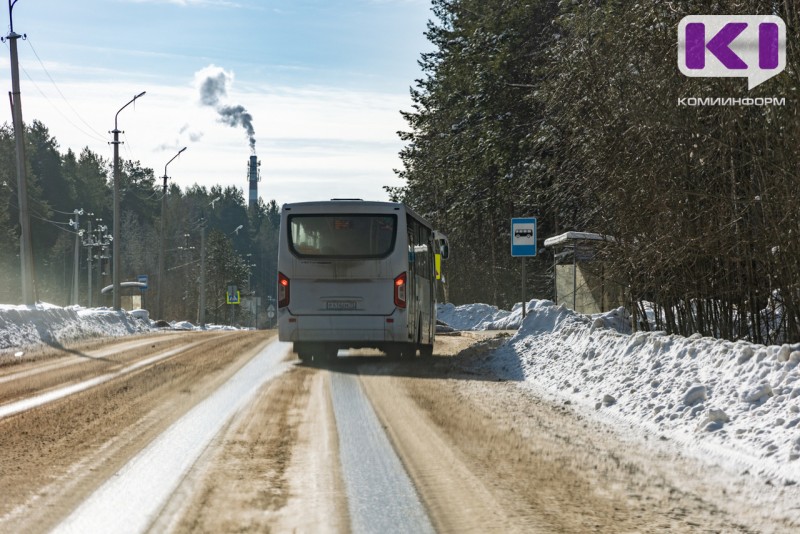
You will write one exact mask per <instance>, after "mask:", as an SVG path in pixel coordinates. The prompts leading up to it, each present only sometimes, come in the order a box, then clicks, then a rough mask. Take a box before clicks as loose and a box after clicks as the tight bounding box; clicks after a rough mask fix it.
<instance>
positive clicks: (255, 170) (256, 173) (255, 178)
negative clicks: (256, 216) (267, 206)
mask: <svg viewBox="0 0 800 534" xmlns="http://www.w3.org/2000/svg"><path fill="white" fill-rule="evenodd" d="M247 179H248V180H249V181H250V203H249V206H250V209H255V208H256V207H257V206H258V182H260V181H261V162H260V161H258V156H256V155H255V154H253V155H252V156H250V162H249V163H248V164H247Z"/></svg>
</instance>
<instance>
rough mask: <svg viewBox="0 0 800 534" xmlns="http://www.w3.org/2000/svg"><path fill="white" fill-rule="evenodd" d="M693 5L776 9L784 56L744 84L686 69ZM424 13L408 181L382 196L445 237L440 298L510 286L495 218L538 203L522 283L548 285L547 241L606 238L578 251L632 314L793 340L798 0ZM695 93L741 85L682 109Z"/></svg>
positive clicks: (459, 4)
mask: <svg viewBox="0 0 800 534" xmlns="http://www.w3.org/2000/svg"><path fill="white" fill-rule="evenodd" d="M709 14H726V15H729V14H742V15H777V16H779V17H781V18H782V20H783V21H784V22H785V24H786V33H787V36H788V37H787V46H786V57H787V60H786V68H785V71H784V72H782V73H780V74H778V75H777V76H775V77H774V78H772V79H770V80H768V81H766V82H764V83H762V84H761V85H758V86H757V87H755V88H753V89H752V90H749V91H748V88H747V80H746V79H745V78H690V77H686V76H684V75H682V74H681V72H680V71H679V70H678V63H677V59H678V31H677V30H678V24H679V22H680V20H681V19H682V18H683V17H685V16H687V15H709ZM433 15H434V16H433V19H432V20H431V21H430V22H429V25H428V28H427V33H426V35H427V37H428V39H429V41H430V44H431V49H430V51H428V52H426V53H423V54H422V55H421V59H420V65H421V68H422V72H423V75H422V76H421V78H420V79H418V80H416V82H415V84H414V85H413V86H412V88H411V96H412V99H413V107H412V109H410V110H406V111H405V112H404V113H403V115H404V117H405V120H406V121H407V125H408V126H407V128H406V129H405V131H403V132H400V136H401V138H402V140H403V141H404V142H405V148H404V149H403V151H402V153H401V158H402V166H401V168H400V169H398V170H397V173H398V175H399V177H400V178H402V179H403V180H404V185H403V186H401V187H397V188H387V191H388V192H389V194H390V196H391V197H392V198H394V199H395V200H401V201H404V202H406V203H407V204H409V205H411V206H412V207H414V208H415V209H416V211H418V212H420V213H421V214H422V215H424V216H426V217H427V218H429V219H430V220H431V221H433V222H434V223H435V226H436V227H437V228H439V229H441V230H442V231H443V232H444V233H446V234H447V235H448V236H449V238H450V242H451V258H450V260H449V261H448V262H447V263H446V267H445V272H446V277H447V284H448V293H449V295H448V296H449V298H450V299H451V300H452V301H453V302H455V303H464V302H487V303H492V304H496V305H498V306H500V307H503V308H505V309H509V306H511V305H512V304H513V303H515V302H520V301H521V299H522V295H521V289H520V287H521V276H522V272H521V269H522V267H521V266H522V262H521V260H520V259H519V258H512V257H511V256H510V250H509V248H510V247H509V243H510V235H509V230H510V224H509V223H510V218H511V217H523V216H535V217H537V218H538V237H539V239H538V245H539V252H540V253H539V254H538V255H537V257H536V258H530V259H528V260H526V261H527V264H526V266H527V274H526V282H527V287H528V294H527V295H526V297H527V298H553V290H554V289H553V271H554V262H555V260H556V258H554V254H553V251H552V250H550V249H548V248H546V247H543V246H542V244H543V241H544V239H546V238H548V237H552V236H556V235H559V234H562V233H564V232H566V231H577V232H592V233H596V234H601V235H603V236H611V237H613V240H609V241H606V242H605V243H604V245H603V246H602V247H599V248H598V250H597V251H596V252H595V254H596V257H595V260H594V261H595V264H596V265H602V266H603V269H604V272H605V276H606V278H607V279H608V282H609V283H613V284H616V285H617V286H619V287H620V288H621V290H622V291H623V294H624V299H625V305H626V307H627V308H628V310H629V311H630V312H631V314H632V317H633V323H634V325H635V326H636V327H638V328H642V329H647V328H656V329H659V330H665V331H667V332H669V333H679V334H683V335H691V334H695V333H697V334H701V335H709V336H717V337H724V338H728V339H732V340H736V339H751V340H753V341H756V342H764V343H774V342H786V341H794V342H797V341H800V239H798V234H800V219H799V218H798V215H800V159H798V155H800V120H799V119H800V118H799V117H798V111H799V110H800V100H799V99H798V97H800V95H799V94H798V85H800V68H799V67H800V65H799V62H800V41H798V40H797V38H796V36H797V32H798V29H800V7H798V4H797V2H795V1H793V0H769V1H767V0H715V1H708V0H705V1H699V0H672V1H662V2H641V1H633V0H593V1H577V0H526V1H519V0H433ZM705 98H709V99H752V100H751V101H750V103H749V104H748V103H747V102H748V101H747V100H745V103H742V102H741V101H735V102H734V103H733V104H728V105H724V104H721V105H713V104H712V105H687V104H686V102H687V100H688V101H690V102H691V101H696V100H697V99H705ZM766 98H772V99H776V100H778V103H772V104H769V105H754V104H753V102H752V101H753V100H758V99H766ZM781 99H782V100H781ZM567 261H570V260H569V259H568V260H567ZM646 314H650V320H649V321H648V320H645V317H646Z"/></svg>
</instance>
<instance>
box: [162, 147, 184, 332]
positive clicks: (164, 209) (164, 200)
mask: <svg viewBox="0 0 800 534" xmlns="http://www.w3.org/2000/svg"><path fill="white" fill-rule="evenodd" d="M184 150H186V147H183V148H182V149H180V150H179V151H178V153H177V154H175V155H174V156H172V159H171V160H169V161H168V162H167V164H166V165H164V188H163V193H164V194H163V195H162V197H161V250H160V252H159V254H158V293H156V294H157V295H158V301H157V302H156V317H158V318H159V319H163V318H164V297H163V294H164V292H165V291H166V289H167V284H166V281H165V280H164V278H166V272H165V269H164V264H165V260H166V255H167V240H166V238H165V237H166V236H165V234H164V228H165V225H164V220H165V219H166V218H167V180H169V177H168V176H167V167H168V166H169V164H170V163H172V160H174V159H175V158H177V157H178V156H180V155H181V153H182V152H183V151H184Z"/></svg>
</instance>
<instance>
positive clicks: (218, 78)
mask: <svg viewBox="0 0 800 534" xmlns="http://www.w3.org/2000/svg"><path fill="white" fill-rule="evenodd" d="M194 77H195V84H196V85H197V88H198V91H199V92H200V104H202V105H204V106H209V107H212V108H214V109H215V110H216V111H217V113H219V120H220V122H222V123H224V124H227V125H228V126H233V127H236V126H241V127H242V128H244V130H245V133H246V134H247V138H248V140H249V143H250V150H251V151H252V152H253V153H255V151H256V138H255V134H256V131H255V129H254V128H253V116H252V115H251V114H250V113H248V111H247V110H246V109H245V108H244V106H241V105H227V104H222V102H221V101H222V99H224V98H226V97H227V96H228V88H229V87H230V85H231V84H232V83H233V73H232V72H228V71H226V70H225V69H223V68H222V67H217V66H215V65H209V66H208V67H205V68H203V69H201V70H199V71H197V72H196V73H195V75H194Z"/></svg>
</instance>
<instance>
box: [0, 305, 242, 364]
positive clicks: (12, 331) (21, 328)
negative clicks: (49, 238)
mask: <svg viewBox="0 0 800 534" xmlns="http://www.w3.org/2000/svg"><path fill="white" fill-rule="evenodd" d="M170 327H171V328H173V329H177V330H191V329H196V328H198V327H196V326H194V325H193V324H191V323H189V322H187V321H180V322H174V323H172V324H171V325H170ZM230 328H232V327H229V326H217V325H206V329H207V330H214V329H230ZM156 329H159V328H157V327H156V324H155V322H154V321H151V320H150V318H149V314H148V312H147V310H133V311H132V312H127V311H114V310H112V309H111V308H83V307H81V306H67V307H66V308H62V307H60V306H53V305H52V304H46V303H38V304H36V305H34V306H11V305H5V304H3V305H0V355H2V354H7V353H12V354H16V355H19V356H22V355H23V354H24V353H25V352H26V351H27V350H28V349H33V348H36V347H41V346H42V345H63V344H65V343H69V342H72V341H80V340H84V339H89V338H93V337H117V336H127V335H131V334H139V333H142V332H148V331H150V330H156Z"/></svg>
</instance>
